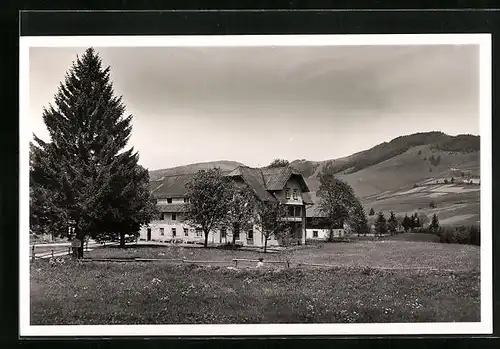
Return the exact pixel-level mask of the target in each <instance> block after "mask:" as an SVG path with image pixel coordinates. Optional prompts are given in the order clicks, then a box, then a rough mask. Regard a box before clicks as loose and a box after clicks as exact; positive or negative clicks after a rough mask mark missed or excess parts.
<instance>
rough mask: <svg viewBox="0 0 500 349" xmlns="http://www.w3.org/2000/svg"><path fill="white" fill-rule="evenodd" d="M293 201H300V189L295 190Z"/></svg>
mask: <svg viewBox="0 0 500 349" xmlns="http://www.w3.org/2000/svg"><path fill="white" fill-rule="evenodd" d="M293 199H294V200H298V199H299V190H298V189H294V190H293Z"/></svg>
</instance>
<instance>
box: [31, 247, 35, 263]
mask: <svg viewBox="0 0 500 349" xmlns="http://www.w3.org/2000/svg"><path fill="white" fill-rule="evenodd" d="M31 260H32V261H33V262H34V261H35V245H33V246H32V247H31Z"/></svg>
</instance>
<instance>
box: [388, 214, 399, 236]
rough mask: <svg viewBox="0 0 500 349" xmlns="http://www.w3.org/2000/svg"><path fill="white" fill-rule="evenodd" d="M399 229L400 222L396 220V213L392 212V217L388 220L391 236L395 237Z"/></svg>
mask: <svg viewBox="0 0 500 349" xmlns="http://www.w3.org/2000/svg"><path fill="white" fill-rule="evenodd" d="M397 229H398V221H397V220H396V216H395V215H394V212H392V211H391V216H390V217H389V219H388V220H387V230H388V231H389V233H390V234H391V235H394V234H395V233H396V230H397Z"/></svg>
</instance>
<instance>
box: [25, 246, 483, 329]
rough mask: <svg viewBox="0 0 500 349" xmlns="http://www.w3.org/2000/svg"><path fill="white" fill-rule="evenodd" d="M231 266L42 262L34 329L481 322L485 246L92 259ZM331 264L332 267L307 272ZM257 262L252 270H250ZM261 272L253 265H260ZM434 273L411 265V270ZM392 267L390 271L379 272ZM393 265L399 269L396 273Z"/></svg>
mask: <svg viewBox="0 0 500 349" xmlns="http://www.w3.org/2000/svg"><path fill="white" fill-rule="evenodd" d="M153 256H154V258H179V257H181V258H186V259H190V260H219V261H227V264H226V263H201V264H188V263H181V264H171V263H165V262H122V263H120V262H90V261H88V262H83V263H79V262H76V261H74V260H71V259H69V258H68V259H66V260H65V262H64V263H62V264H59V263H57V264H50V263H49V262H48V261H47V260H36V261H34V262H32V263H31V266H30V278H31V300H30V307H31V323H32V324H33V325H42V324H44V325H47V324H52V325H62V324H89V325H90V324H181V323H189V324H216V323H220V324H224V323H225V324H228V323H350V322H354V323H366V322H436V321H479V320H480V318H479V316H480V315H479V314H480V306H479V300H480V294H479V288H480V287H479V285H480V280H479V248H478V247H477V246H468V245H453V244H440V243H432V242H413V241H412V242H408V241H380V242H372V241H360V242H353V243H336V244H333V243H331V244H320V245H317V246H308V247H303V248H300V249H296V250H295V251H293V252H292V253H291V258H292V264H291V267H290V268H282V267H279V264H272V265H271V264H269V263H268V264H266V267H265V268H263V269H255V268H244V267H243V268H238V269H236V268H232V267H229V266H230V265H233V266H234V264H232V263H231V261H230V260H231V259H232V258H235V257H236V258H256V257H259V256H264V257H265V259H264V261H268V260H279V258H282V257H280V254H279V253H268V254H266V255H264V254H263V253H258V252H253V251H226V250H219V249H203V248H183V249H179V248H170V247H139V246H136V247H129V248H126V249H119V248H100V249H95V250H93V251H91V252H89V253H88V254H87V257H94V258H102V257H107V258H109V257H116V258H124V257H129V258H133V257H143V258H153ZM300 262H307V263H328V264H330V265H334V267H331V268H322V267H318V268H313V267H303V266H302V267H298V266H297V263H300ZM249 266H250V265H249ZM251 266H253V265H251ZM419 267H420V268H422V267H425V268H429V269H412V268H419ZM380 268H389V269H380ZM391 268H393V269H391Z"/></svg>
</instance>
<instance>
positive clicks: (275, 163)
mask: <svg viewBox="0 0 500 349" xmlns="http://www.w3.org/2000/svg"><path fill="white" fill-rule="evenodd" d="M288 165H290V162H289V161H288V160H284V159H274V160H273V161H272V162H271V163H270V164H269V165H267V168H272V167H286V166H288Z"/></svg>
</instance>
